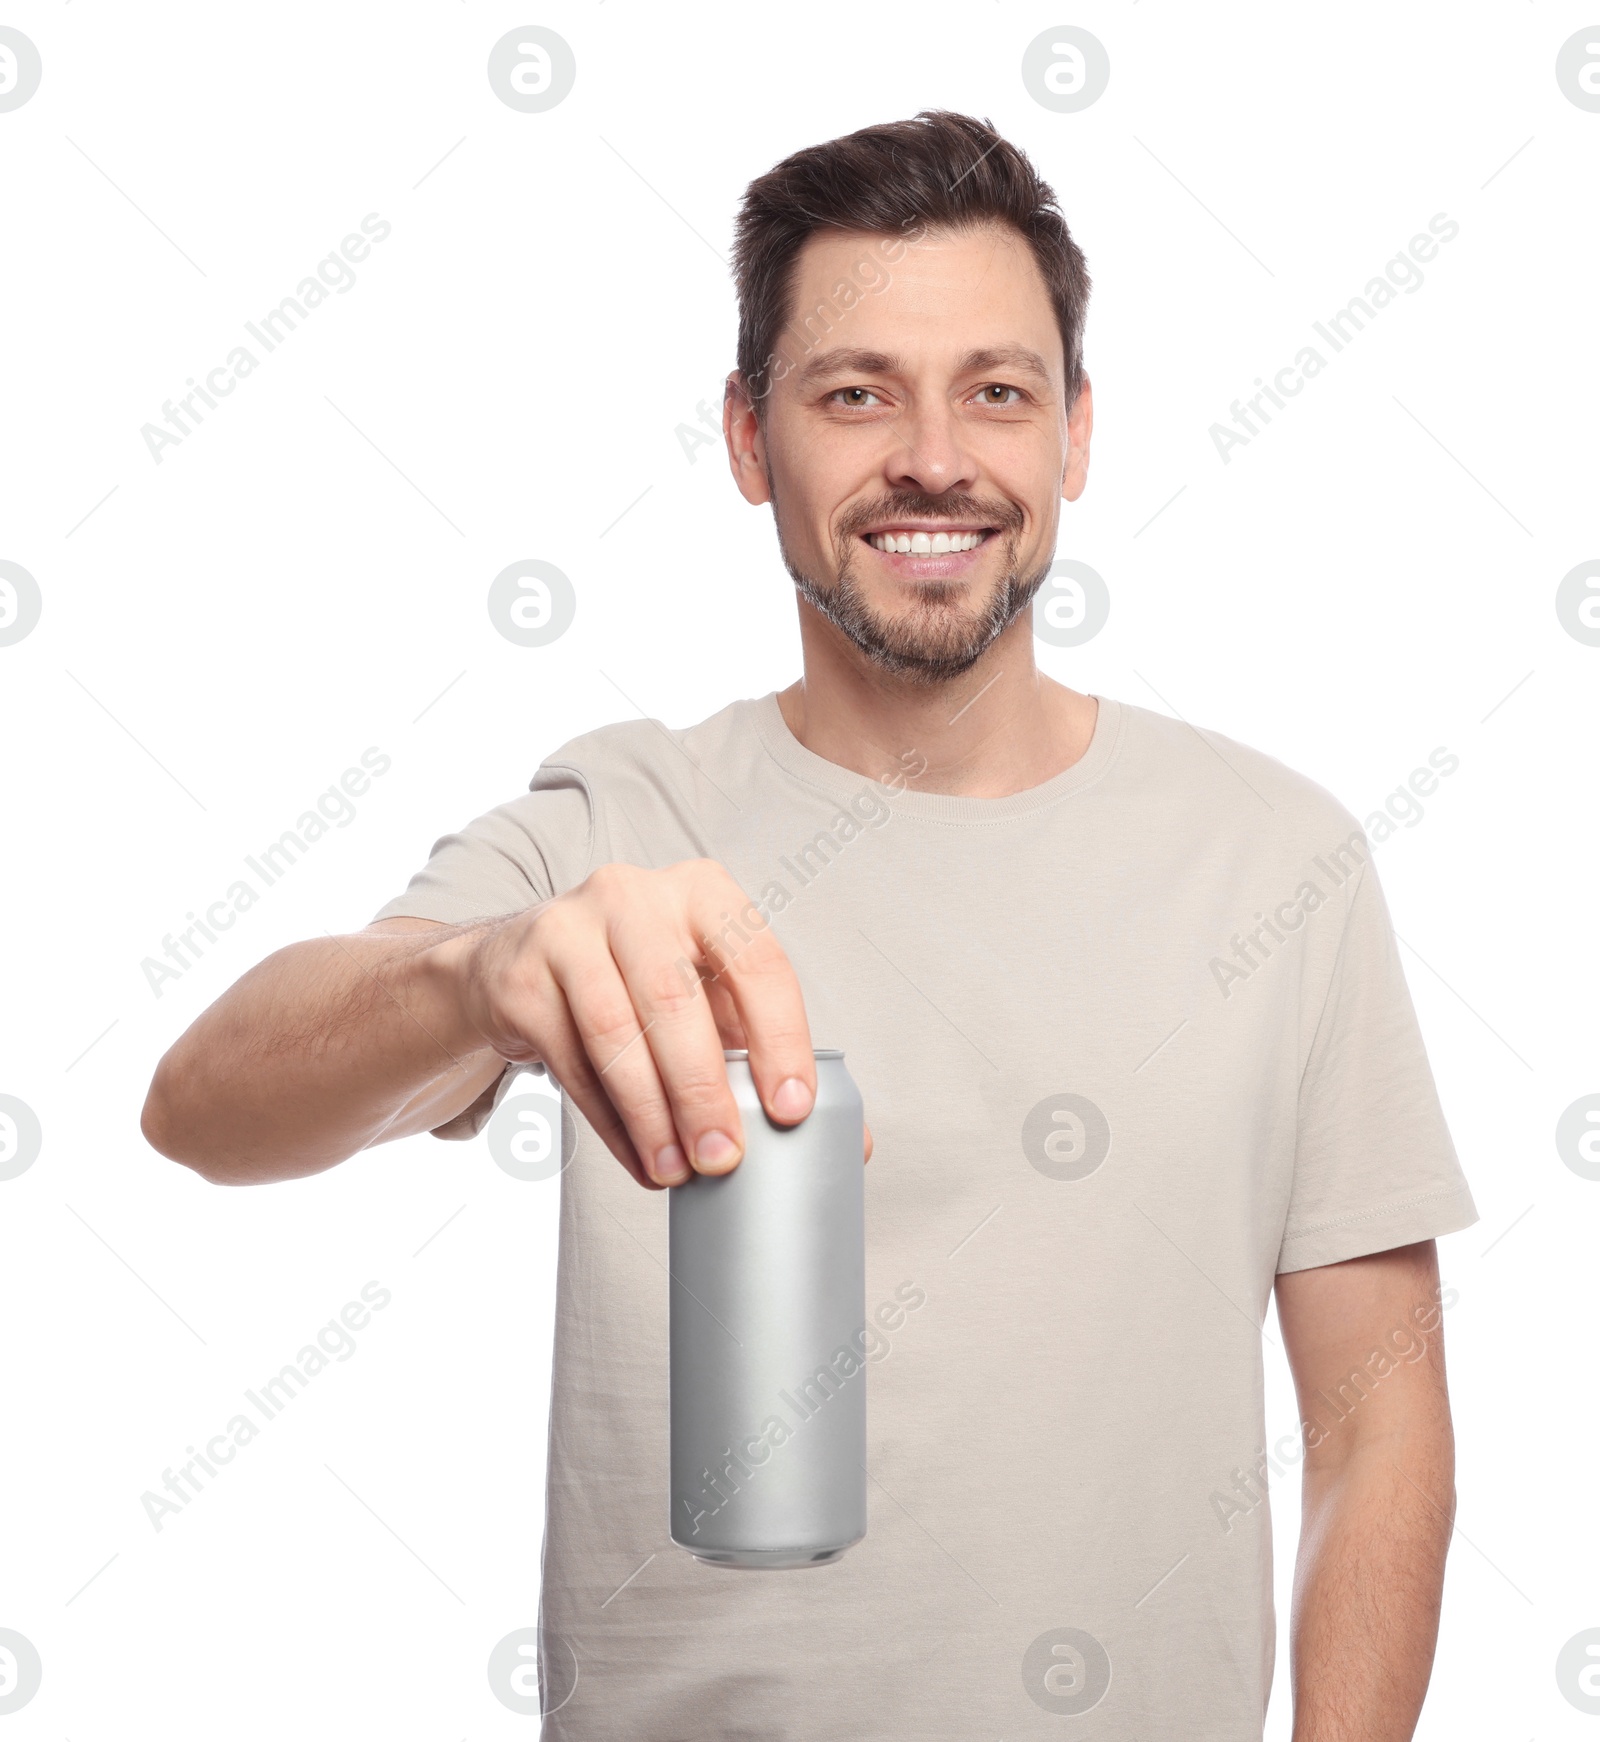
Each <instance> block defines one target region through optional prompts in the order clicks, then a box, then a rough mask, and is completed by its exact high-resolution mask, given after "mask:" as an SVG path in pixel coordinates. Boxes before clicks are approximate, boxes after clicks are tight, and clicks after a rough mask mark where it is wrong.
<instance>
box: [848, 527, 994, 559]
mask: <svg viewBox="0 0 1600 1742" xmlns="http://www.w3.org/2000/svg"><path fill="white" fill-rule="evenodd" d="M988 536H989V535H988V534H987V533H986V532H935V533H933V534H932V535H931V536H930V535H929V534H928V533H926V532H911V533H905V532H875V533H873V535H872V537H871V539H870V540H869V542H870V543H871V545H872V547H873V549H874V550H882V551H894V552H898V553H899V554H900V555H903V556H904V555H910V556H946V555H948V554H950V553H951V552H953V551H963V550H973V549H975V548H976V547H977V546H978V545H980V544H982V543H983V541H984V539H985V538H987V537H988Z"/></svg>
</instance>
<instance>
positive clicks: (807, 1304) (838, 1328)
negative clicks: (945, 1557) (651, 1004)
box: [667, 1048, 867, 1568]
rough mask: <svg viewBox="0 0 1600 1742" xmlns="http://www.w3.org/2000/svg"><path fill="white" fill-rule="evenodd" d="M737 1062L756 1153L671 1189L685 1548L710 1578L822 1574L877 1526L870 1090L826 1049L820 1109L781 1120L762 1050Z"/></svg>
mask: <svg viewBox="0 0 1600 1742" xmlns="http://www.w3.org/2000/svg"><path fill="white" fill-rule="evenodd" d="M723 1057H724V1058H725V1059H726V1060H727V1067H728V1081H729V1084H730V1085H731V1087H732V1089H733V1096H734V1100H735V1101H736V1102H737V1104H738V1107H739V1115H740V1118H741V1119H742V1120H743V1123H744V1136H745V1149H744V1155H743V1156H742V1157H741V1159H740V1162H739V1165H738V1166H737V1167H736V1168H734V1170H733V1171H732V1173H727V1174H720V1175H716V1176H711V1175H706V1174H695V1175H693V1176H692V1177H691V1178H689V1179H688V1180H686V1181H685V1182H684V1183H683V1184H682V1185H680V1186H673V1187H672V1188H671V1189H670V1190H669V1191H668V1194H667V1197H668V1230H669V1234H668V1238H669V1248H670V1251H669V1268H670V1271H671V1283H670V1293H671V1326H672V1330H671V1338H672V1379H671V1395H672V1515H671V1535H672V1540H673V1541H674V1542H676V1543H678V1544H679V1545H680V1546H681V1547H683V1548H686V1549H688V1550H689V1552H690V1553H691V1554H693V1555H694V1556H696V1557H697V1558H698V1559H699V1560H702V1561H706V1562H708V1563H710V1564H712V1565H714V1566H726V1567H769V1568H771V1567H811V1566H820V1565H823V1564H825V1563H827V1562H829V1561H834V1560H837V1559H838V1558H839V1556H840V1555H842V1554H843V1553H844V1551H845V1550H846V1549H847V1548H849V1546H850V1545H851V1544H852V1543H854V1542H859V1541H860V1540H861V1538H862V1537H863V1536H864V1535H865V1534H866V1530H867V1472H866V1461H867V1372H866V1369H867V1360H866V1348H867V1333H866V1322H867V1312H866V1238H865V1223H864V1216H863V1206H862V1185H863V1180H862V1172H863V1169H862V1163H863V1160H864V1159H865V1155H864V1142H865V1134H864V1127H863V1124H862V1107H861V1095H860V1092H859V1091H858V1090H857V1088H856V1086H855V1084H854V1083H853V1082H852V1081H851V1080H850V1075H849V1072H847V1071H846V1070H845V1068H844V1054H843V1053H842V1052H840V1051H838V1050H836V1049H833V1048H822V1049H819V1050H818V1051H817V1053H816V1061H817V1099H816V1105H815V1106H814V1107H813V1108H812V1110H811V1111H810V1113H808V1114H807V1115H806V1117H805V1118H804V1119H802V1120H801V1122H800V1123H799V1124H798V1125H793V1126H782V1125H775V1124H773V1123H772V1121H771V1120H769V1119H768V1117H767V1115H766V1111H765V1109H764V1108H763V1107H762V1105H761V1100H760V1097H759V1096H758V1095H757V1094H756V1087H755V1082H754V1080H753V1078H752V1077H751V1075H750V1061H749V1054H748V1053H746V1052H744V1051H738V1052H725V1053H724V1054H723Z"/></svg>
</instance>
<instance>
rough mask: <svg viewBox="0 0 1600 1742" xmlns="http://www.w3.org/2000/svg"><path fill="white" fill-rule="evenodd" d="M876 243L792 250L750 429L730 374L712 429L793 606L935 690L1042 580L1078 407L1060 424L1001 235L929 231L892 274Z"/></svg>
mask: <svg viewBox="0 0 1600 1742" xmlns="http://www.w3.org/2000/svg"><path fill="white" fill-rule="evenodd" d="M882 240H883V239H882V238H878V237H869V236H862V235H857V234H844V233H840V232H830V233H825V234H822V235H818V236H815V237H813V238H812V239H811V240H810V241H809V242H808V243H807V244H806V246H805V248H804V249H803V250H802V252H801V254H800V257H799V259H798V261H797V263H796V269H795V279H794V285H793V289H792V292H791V311H792V313H791V319H790V324H789V326H788V327H787V328H785V329H784V331H783V333H782V334H781V336H780V338H779V341H778V346H777V350H778V352H779V354H780V356H781V357H783V358H784V359H785V360H786V363H787V367H786V366H785V362H780V363H778V364H777V365H776V366H775V367H774V369H773V371H772V374H771V376H770V378H769V384H768V392H767V395H766V418H765V425H764V427H760V426H758V425H757V422H756V419H755V417H754V415H753V413H751V412H750V411H749V403H748V400H747V399H746V398H745V396H744V393H743V391H742V390H741V389H740V387H739V386H738V383H737V378H735V381H736V390H735V392H734V393H733V394H732V395H730V401H729V406H728V410H727V416H726V418H725V424H726V427H727V429H728V435H729V447H730V454H731V457H732V460H733V466H734V475H735V477H736V478H737V479H738V481H739V486H740V489H741V490H742V491H743V493H744V495H745V496H746V498H747V499H748V500H749V501H751V502H763V501H767V500H770V501H771V502H772V504H773V511H774V516H775V518H776V521H777V528H778V541H779V545H780V548H781V550H782V553H783V559H784V563H785V565H786V566H787V568H788V570H789V573H790V575H791V576H792V577H793V579H794V582H795V585H796V587H797V588H798V589H799V591H800V593H801V595H802V597H804V598H805V599H807V600H808V601H809V602H810V603H811V604H812V605H813V606H814V607H815V608H816V609H817V610H818V611H819V612H821V613H822V615H823V616H824V617H826V618H827V619H828V620H829V621H830V622H832V623H833V624H834V625H835V626H836V627H837V628H838V629H840V630H841V631H842V632H843V633H844V634H845V635H846V636H847V637H848V638H849V639H850V640H851V641H852V642H853V643H854V644H855V646H856V647H857V648H859V649H860V650H861V652H863V653H864V654H866V655H867V656H868V657H869V658H870V659H872V660H873V661H874V662H875V663H876V664H878V665H879V666H881V667H883V668H885V669H887V670H890V671H893V672H895V673H897V674H898V675H901V676H904V677H907V678H910V679H912V680H913V681H917V682H922V683H929V684H935V683H940V682H943V681H945V680H947V679H949V678H951V677H955V676H958V675H960V674H961V673H962V672H964V671H967V670H968V669H970V667H971V666H972V665H973V664H974V663H975V662H976V661H977V659H978V658H979V656H980V655H981V654H982V653H983V651H984V649H985V648H987V647H988V646H989V645H990V643H991V642H993V641H994V639H995V638H996V637H997V636H998V635H999V634H1000V633H1001V632H1002V631H1003V630H1004V629H1005V628H1006V627H1007V625H1008V624H1010V623H1011V622H1012V621H1013V620H1014V619H1015V618H1016V617H1017V616H1018V615H1019V614H1020V613H1021V612H1022V611H1023V610H1024V609H1025V608H1026V607H1027V605H1028V604H1029V603H1030V601H1031V600H1032V598H1033V595H1034V593H1035V592H1036V591H1037V589H1038V587H1039V585H1040V583H1041V582H1042V581H1043V579H1044V577H1045V575H1046V573H1047V572H1048V570H1049V566H1050V563H1051V560H1052V558H1053V555H1054V551H1055V537H1056V523H1057V517H1058V515H1059V512H1060V507H1059V504H1060V501H1061V498H1062V497H1063V496H1065V497H1067V498H1068V499H1069V500H1071V499H1075V498H1076V497H1077V496H1078V495H1079V493H1080V492H1081V491H1082V489H1083V484H1084V478H1085V474H1086V472H1087V466H1088V441H1089V424H1090V416H1091V412H1090V396H1089V390H1088V387H1087V385H1086V386H1085V388H1084V390H1083V392H1082V393H1081V394H1080V396H1079V400H1078V403H1077V405H1076V406H1075V407H1074V410H1073V413H1072V416H1071V418H1070V420H1069V417H1068V412H1067V407H1066V404H1065V364H1064V357H1063V352H1062V344H1061V334H1060V329H1059V327H1058V326H1057V323H1056V317H1055V310H1054V308H1053V307H1052V306H1051V303H1050V299H1049V296H1048V294H1047V293H1046V291H1045V286H1044V280H1043V279H1042V278H1041V276H1040V274H1039V269H1038V267H1037V265H1036V264H1035V263H1034V259H1033V255H1032V253H1031V252H1030V250H1029V248H1028V245H1027V243H1026V242H1025V241H1024V240H1023V238H1022V237H1021V236H1019V235H1018V234H1017V233H1016V232H1015V231H1013V230H1011V229H1010V228H1009V227H1004V226H992V227H986V228H984V229H981V230H974V231H966V232H960V233H957V232H951V231H937V230H931V231H926V232H924V233H923V236H922V238H921V239H920V240H919V241H917V242H915V243H912V244H910V245H909V246H906V247H905V248H904V252H903V253H900V254H899V258H898V259H897V260H895V261H894V262H893V263H892V264H889V265H883V264H881V261H882V259H883V255H882V254H881V253H880V251H879V244H880V242H881V241H882ZM869 257H870V258H871V259H872V260H874V261H875V262H879V264H876V265H875V267H871V268H868V269H867V270H866V272H865V273H864V272H863V270H862V262H863V261H864V260H866V259H868V258H869ZM864 282H865V283H868V284H872V285H874V286H875V288H872V289H869V290H867V291H865V292H863V291H862V290H861V289H860V288H859V287H860V286H861V285H862V284H863V283H864ZM842 285H852V286H855V287H857V288H856V290H855V295H854V297H853V299H852V298H850V297H847V296H846V295H845V294H843V291H842ZM847 301H848V302H852V303H853V306H849V307H846V306H845V304H846V302H847ZM819 308H820V309H821V310H822V311H823V314H822V315H821V316H819V315H818V314H817V311H818V310H819ZM808 317H809V324H808ZM808 346H809V349H807V347H808Z"/></svg>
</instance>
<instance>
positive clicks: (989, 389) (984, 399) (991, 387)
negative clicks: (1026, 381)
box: [976, 381, 1024, 405]
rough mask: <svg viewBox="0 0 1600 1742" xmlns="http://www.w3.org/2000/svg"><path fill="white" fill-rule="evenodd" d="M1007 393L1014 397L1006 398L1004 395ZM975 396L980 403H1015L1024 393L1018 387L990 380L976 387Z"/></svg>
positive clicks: (1018, 401)
mask: <svg viewBox="0 0 1600 1742" xmlns="http://www.w3.org/2000/svg"><path fill="white" fill-rule="evenodd" d="M1008 393H1009V394H1012V395H1014V396H1015V397H1013V398H1011V399H1007V398H1006V397H1005V396H1006V394H1008ZM996 395H998V397H996ZM976 398H977V401H978V403H979V404H980V405H1016V404H1019V403H1020V402H1021V400H1022V399H1023V398H1024V394H1023V392H1022V389H1021V388H1020V387H1007V386H1006V385H1005V384H1004V382H1000V381H990V382H988V383H987V384H986V385H985V386H983V387H980V388H979V389H978V391H977V395H976Z"/></svg>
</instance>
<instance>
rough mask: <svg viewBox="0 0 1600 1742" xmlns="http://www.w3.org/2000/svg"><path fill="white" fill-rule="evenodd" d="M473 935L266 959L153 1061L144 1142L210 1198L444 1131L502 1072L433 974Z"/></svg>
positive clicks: (391, 936) (425, 933)
mask: <svg viewBox="0 0 1600 1742" xmlns="http://www.w3.org/2000/svg"><path fill="white" fill-rule="evenodd" d="M482 929H483V928H482V927H471V926H446V925H439V924H437V923H435V922H434V921H432V920H424V919H388V920H380V921H378V922H377V923H376V924H374V925H370V926H368V927H367V928H366V930H365V931H362V932H356V933H354V934H352V935H349V936H346V937H328V938H313V939H308V940H307V941H305V942H304V943H298V944H291V945H289V946H288V947H287V948H285V949H281V950H277V951H275V952H274V953H273V954H272V955H270V956H268V957H267V958H266V960H265V961H263V962H260V963H258V964H257V965H256V966H255V967H254V968H252V969H251V970H250V971H249V972H248V973H247V974H245V975H244V976H243V977H242V978H241V979H240V980H239V981H238V982H237V983H236V984H235V985H234V986H232V987H231V988H230V989H229V990H228V991H227V992H226V993H224V994H223V996H222V997H221V998H219V999H218V1000H217V1001H216V1003H215V1004H213V1005H212V1006H211V1007H210V1008H209V1009H208V1010H206V1011H204V1012H203V1013H202V1014H201V1015H200V1016H199V1017H198V1018H197V1019H196V1020H195V1022H194V1023H193V1024H191V1026H190V1027H189V1029H188V1030H187V1031H186V1032H185V1033H184V1034H183V1035H182V1036H180V1038H179V1039H178V1040H177V1041H176V1042H175V1043H174V1044H173V1046H172V1047H171V1048H170V1049H169V1050H168V1052H167V1053H166V1055H165V1056H164V1057H163V1058H162V1060H161V1062H160V1064H159V1065H158V1066H157V1068H156V1072H155V1076H154V1079H153V1080H152V1082H151V1084H150V1092H149V1095H148V1096H147V1097H146V1100H145V1105H144V1114H143V1117H142V1119H141V1121H140V1123H141V1125H142V1127H143V1130H144V1135H145V1138H146V1140H147V1141H148V1142H149V1143H150V1145H151V1147H152V1148H154V1149H157V1150H159V1151H160V1152H161V1153H162V1154H163V1155H166V1156H169V1157H170V1158H171V1159H172V1160H174V1161H181V1162H183V1163H185V1164H186V1165H187V1166H189V1167H192V1168H193V1169H194V1170H195V1171H196V1172H197V1173H199V1174H202V1175H203V1176H204V1177H205V1178H207V1179H209V1180H211V1181H213V1182H214V1183H216V1184H218V1185H253V1184H257V1183H260V1182H262V1181H265V1180H274V1179H299V1178H302V1177H303V1176H305V1175H306V1174H313V1173H320V1172H322V1171H323V1170H324V1169H326V1168H330V1167H333V1166H334V1165H335V1164H336V1163H338V1162H341V1161H343V1160H345V1159H346V1158H347V1157H348V1156H351V1155H354V1154H355V1153H356V1152H357V1151H358V1150H361V1149H366V1148H369V1147H370V1146H371V1145H373V1144H375V1143H382V1142H385V1141H387V1140H388V1139H390V1138H394V1137H409V1136H412V1135H414V1134H415V1133H416V1132H419V1131H427V1130H431V1129H432V1128H433V1127H434V1126H436V1125H442V1124H444V1123H445V1122H446V1121H447V1120H449V1119H451V1118H453V1117H454V1116H455V1115H456V1114H457V1113H460V1112H462V1111H463V1110H464V1109H465V1108H467V1107H470V1106H471V1105H472V1103H473V1102H474V1101H475V1100H476V1099H477V1098H478V1096H479V1095H481V1094H482V1093H483V1091H484V1090H485V1089H486V1088H487V1087H488V1086H489V1085H490V1084H492V1083H493V1082H494V1081H495V1079H496V1078H497V1077H498V1076H499V1075H500V1073H501V1072H502V1071H503V1070H504V1069H505V1060H504V1059H502V1058H500V1057H499V1055H498V1054H496V1053H495V1052H494V1051H493V1050H492V1048H490V1046H489V1044H488V1042H487V1041H486V1040H485V1039H484V1037H483V1036H482V1035H481V1034H477V1033H475V1032H473V1031H472V1030H471V1029H470V1028H468V1027H467V1025H465V1024H464V1023H463V1022H462V1020H461V1014H460V1011H459V1009H458V1008H455V1007H454V1005H455V1002H456V1001H454V1000H453V999H452V997H451V993H450V989H449V986H448V983H447V980H446V976H445V975H444V973H443V971H442V963H441V954H440V949H439V946H440V945H441V943H442V942H443V941H444V940H445V939H446V938H456V937H459V936H464V935H468V934H470V933H472V932H474V931H481V930H482Z"/></svg>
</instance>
